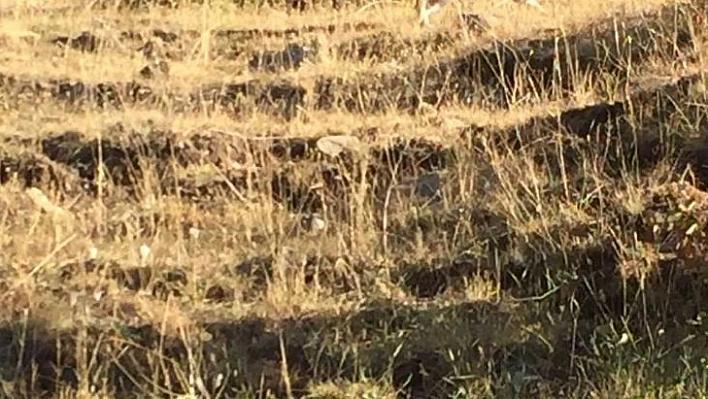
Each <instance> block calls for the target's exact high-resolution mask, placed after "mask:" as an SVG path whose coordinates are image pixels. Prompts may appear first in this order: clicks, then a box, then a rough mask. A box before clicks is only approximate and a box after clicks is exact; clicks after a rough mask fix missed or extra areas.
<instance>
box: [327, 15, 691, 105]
mask: <svg viewBox="0 0 708 399" xmlns="http://www.w3.org/2000/svg"><path fill="white" fill-rule="evenodd" d="M699 13H700V12H699V11H698V10H697V9H695V8H693V7H692V6H690V5H685V6H679V7H674V6H667V7H664V8H662V9H660V10H659V11H657V12H655V13H652V14H650V15H646V16H641V17H635V18H631V19H628V20H626V21H624V23H623V24H622V26H621V27H618V26H617V25H616V24H615V22H614V19H611V20H605V21H601V22H599V23H597V24H595V25H592V26H590V27H588V28H585V29H583V30H581V31H579V32H577V33H574V34H572V35H570V36H567V37H565V38H561V39H560V40H558V41H557V39H556V38H555V37H551V38H548V39H538V40H534V39H521V40H516V41H513V42H497V43H495V44H493V45H492V46H491V47H489V48H486V49H481V50H474V51H471V52H469V53H467V54H465V55H462V56H460V57H456V58H451V59H447V60H442V61H440V62H439V63H437V64H436V65H433V66H426V67H424V68H419V69H415V70H413V71H411V72H397V73H395V74H385V75H383V77H380V78H376V79H370V78H369V77H368V76H367V78H366V79H364V80H359V81H356V82H347V81H345V80H344V79H342V78H338V77H323V78H322V79H321V80H320V81H319V82H318V83H317V85H316V87H315V93H314V95H315V98H316V102H315V103H316V107H317V108H318V109H332V108H344V109H347V110H349V111H351V112H379V111H383V110H387V109H390V108H391V107H394V108H397V109H405V110H410V111H414V110H416V109H418V107H419V106H420V105H421V104H422V103H427V104H433V105H435V106H439V105H441V104H446V103H451V102H455V103H460V104H469V103H472V102H473V101H474V100H475V99H484V101H485V102H486V103H489V104H491V105H497V106H501V107H508V106H510V105H511V104H513V103H514V102H515V100H516V99H520V98H523V97H524V96H526V95H532V96H533V95H536V94H538V93H550V94H551V95H552V96H554V97H563V98H564V97H567V96H568V95H569V93H573V92H575V91H576V90H577V87H576V84H578V83H580V81H579V80H574V79H571V78H569V77H573V76H575V77H578V78H580V77H592V76H595V77H598V76H600V75H603V76H612V77H613V78H614V79H615V80H616V81H619V82H621V81H623V79H624V78H625V76H626V74H627V61H626V60H629V59H631V60H632V64H633V68H635V67H637V66H638V65H641V64H642V63H644V62H646V61H647V60H648V59H650V58H652V57H657V56H664V57H670V58H675V57H679V55H680V54H690V53H691V52H692V48H691V46H692V44H693V37H692V34H691V31H692V28H693V27H694V24H695V21H697V20H698V19H697V16H698V15H699ZM657 32H660V34H657ZM617 37H631V38H632V41H631V43H630V42H628V41H623V42H622V43H617V42H616V38H617ZM580 84H582V83H580ZM522 87H525V89H523V91H520V88H522ZM362 93H366V95H362Z"/></svg>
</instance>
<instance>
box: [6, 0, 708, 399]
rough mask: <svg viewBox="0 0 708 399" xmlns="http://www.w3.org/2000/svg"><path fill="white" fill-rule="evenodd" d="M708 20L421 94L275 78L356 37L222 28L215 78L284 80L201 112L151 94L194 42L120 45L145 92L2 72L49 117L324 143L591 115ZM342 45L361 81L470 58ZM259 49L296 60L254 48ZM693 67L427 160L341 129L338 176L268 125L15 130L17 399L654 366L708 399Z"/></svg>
mask: <svg viewBox="0 0 708 399" xmlns="http://www.w3.org/2000/svg"><path fill="white" fill-rule="evenodd" d="M180 4H183V3H181V2H177V1H175V2H172V1H155V2H150V1H133V0H130V1H122V2H118V3H116V2H113V1H111V2H103V1H98V2H94V4H93V6H94V7H98V8H100V7H114V6H116V5H118V8H127V9H129V10H136V12H138V10H144V9H146V8H148V7H156V6H158V7H179V6H180ZM340 4H341V3H337V2H334V3H331V4H329V3H327V2H324V3H322V4H317V6H323V7H325V8H327V7H332V8H337V7H339V5H340ZM283 5H284V6H287V7H293V8H296V9H298V10H303V9H305V8H306V7H309V6H311V5H312V4H310V3H305V2H302V1H296V2H290V1H288V2H287V4H285V3H283ZM702 6H703V5H700V4H694V5H690V6H679V7H675V6H671V7H668V6H667V7H666V8H664V9H662V10H660V11H659V12H657V13H656V14H653V15H648V16H645V17H642V18H636V19H631V20H626V21H621V22H622V23H618V22H617V21H613V22H611V21H604V22H602V23H600V24H598V25H597V26H591V27H588V28H586V29H584V30H583V31H581V32H577V33H574V34H572V35H570V36H568V37H566V38H564V39H563V40H561V41H560V42H558V43H557V46H556V41H555V38H551V39H527V40H523V41H518V42H514V43H501V42H497V43H496V44H494V45H492V46H491V47H490V48H486V49H482V50H474V51H470V52H468V53H466V54H464V55H462V56H459V57H454V58H451V59H446V60H443V61H440V62H438V63H436V64H435V65H432V66H428V67H425V68H423V67H420V68H412V69H410V70H408V71H404V72H399V73H388V72H387V73H380V72H370V73H365V74H363V75H362V76H359V77H356V78H347V79H345V78H343V77H341V76H338V72H336V71H333V72H332V73H330V74H328V75H327V76H325V75H322V76H317V77H315V78H314V81H313V82H309V83H314V84H311V85H309V86H308V85H306V84H305V83H303V82H294V81H288V80H286V79H281V78H280V76H279V74H280V73H281V72H283V70H289V72H293V71H294V70H297V69H298V68H301V66H302V64H303V63H304V62H306V60H307V59H308V57H309V56H311V55H312V54H313V53H308V52H309V51H311V49H310V48H308V47H307V46H308V44H304V43H306V41H307V39H306V38H305V36H307V34H313V33H327V34H330V35H334V34H337V33H340V32H341V30H340V29H341V28H340V27H335V25H330V26H305V27H302V28H300V29H297V30H292V31H290V30H277V29H269V28H264V29H262V30H248V31H247V30H243V31H239V30H233V31H221V32H217V33H216V34H215V36H216V44H215V50H214V51H215V52H216V53H217V54H218V56H220V57H222V59H227V60H240V61H241V60H242V61H244V63H243V66H244V67H249V68H251V69H252V70H253V71H255V72H265V73H269V74H272V75H273V76H274V78H273V79H272V80H268V81H267V80H265V79H259V80H257V79H254V80H250V81H248V82H245V83H223V84H222V83H208V81H207V82H203V83H200V84H199V85H198V86H195V87H194V88H193V89H192V90H191V91H189V92H187V93H173V92H167V93H165V92H162V91H160V90H159V89H158V87H159V86H160V85H159V84H158V83H156V82H157V81H158V80H159V79H170V63H171V62H176V61H179V60H180V58H181V57H184V54H185V48H186V47H185V45H184V43H185V39H186V38H189V37H191V36H192V35H193V34H194V32H191V33H190V32H181V31H177V30H175V31H168V30H163V29H158V28H154V29H148V30H147V31H146V32H148V33H147V34H146V33H144V32H143V33H140V32H122V36H121V38H120V40H121V41H122V42H123V43H127V44H130V46H131V48H133V47H134V48H136V49H139V51H140V52H142V55H140V56H141V57H144V58H145V62H146V65H145V67H144V68H143V69H141V70H140V74H141V75H142V79H143V81H140V82H138V81H137V80H136V81H132V82H104V83H91V84H89V83H86V82H81V81H71V80H61V81H59V80H49V79H47V80H41V79H24V78H22V79H21V78H19V77H18V76H20V75H21V74H20V73H19V71H18V73H17V75H14V74H6V75H0V99H2V105H3V106H4V107H5V108H6V109H7V110H15V109H16V110H18V112H20V111H19V110H20V109H22V110H24V111H22V112H26V109H27V108H23V107H26V105H27V104H39V103H40V102H50V103H51V102H53V103H57V104H61V105H62V106H64V107H65V111H66V112H67V113H73V114H76V115H84V114H86V115H88V113H87V110H89V109H93V110H94V111H95V109H94V107H97V109H99V110H101V109H103V110H112V111H114V110H122V111H124V112H130V109H131V107H132V106H141V107H145V108H146V109H151V110H157V111H165V110H168V109H169V112H171V113H174V115H179V116H180V117H182V118H187V117H189V115H190V114H197V113H207V114H208V112H209V111H213V110H216V109H217V108H219V109H226V110H228V111H230V112H228V113H227V114H228V116H229V117H231V118H234V119H236V120H237V119H238V118H240V117H242V116H244V115H247V114H249V113H259V114H264V115H268V116H269V117H270V118H271V119H272V121H273V124H274V125H278V126H281V127H282V126H291V125H289V123H292V122H293V121H295V120H297V123H300V124H301V125H299V127H302V126H306V127H307V124H312V123H316V121H313V120H311V119H309V117H307V118H306V117H303V118H301V119H300V120H298V119H297V118H299V117H300V116H302V113H303V109H305V110H308V109H309V110H312V109H314V110H316V111H326V110H335V109H336V110H337V111H346V112H349V113H352V112H354V113H362V114H375V113H380V112H383V111H390V110H391V109H392V108H394V109H398V110H404V111H406V112H409V113H410V118H415V117H418V116H419V114H418V110H419V108H420V107H421V105H422V104H423V103H427V104H433V105H434V106H435V107H436V108H438V109H439V110H443V109H444V108H445V107H446V106H450V105H452V104H453V103H454V104H457V103H461V104H465V105H466V106H469V107H472V103H473V102H474V101H473V99H474V98H484V99H485V102H484V104H485V105H487V106H500V107H502V108H507V109H511V106H512V105H518V101H517V99H518V98H520V97H524V96H525V95H526V94H527V93H528V92H530V91H534V90H535V91H537V92H543V93H545V95H548V96H550V97H554V98H561V99H564V98H570V97H571V96H572V95H573V93H574V92H576V91H577V90H579V86H580V80H581V79H578V80H574V79H568V77H571V76H578V77H580V76H581V75H582V77H583V79H596V80H602V79H606V80H607V81H611V82H615V83H617V84H618V85H624V84H626V86H627V87H629V84H630V83H631V82H630V81H631V80H632V79H634V78H635V76H634V75H633V74H634V73H635V72H636V71H643V70H642V68H643V67H645V66H647V65H649V64H652V63H656V60H657V59H662V60H679V59H680V60H681V61H682V62H686V63H689V62H694V61H696V60H697V59H699V58H700V57H704V56H705V55H699V54H695V51H696V48H698V47H700V46H696V45H697V44H698V43H697V36H696V31H697V30H698V28H705V21H703V20H702V19H700V18H699V17H701V14H700V13H701V12H702V11H701V7H702ZM470 18H471V19H472V17H470ZM378 28H379V27H377V28H376V29H378ZM343 29H344V30H345V31H347V32H349V33H351V32H352V31H353V32H359V33H362V32H363V33H364V34H362V35H360V36H359V37H357V38H354V39H351V40H346V41H341V42H340V43H339V44H338V45H337V47H336V51H337V52H338V53H339V55H340V56H342V57H343V58H344V59H346V60H352V61H363V60H373V62H376V63H383V62H387V61H391V60H401V59H405V58H406V57H409V56H411V54H422V53H426V52H437V51H442V48H444V47H447V46H454V45H455V43H458V42H459V38H458V37H455V36H454V35H450V34H442V33H439V34H431V35H429V36H426V37H424V38H422V39H412V38H398V37H396V36H395V35H393V34H391V33H378V34H376V35H369V34H366V31H367V30H372V29H374V28H373V27H371V26H365V25H360V26H349V27H345V28H343ZM627 37H631V43H630V42H629V41H626V40H618V38H627ZM264 38H288V40H290V44H288V45H286V47H284V48H279V49H275V50H272V49H265V48H258V47H257V46H256V47H251V46H253V45H254V44H257V43H258V41H260V40H263V39H264ZM290 38H292V39H290ZM52 40H53V44H54V45H56V46H57V51H58V52H66V51H68V49H69V48H70V49H74V50H78V51H79V52H82V53H84V55H95V54H101V52H102V51H104V49H106V48H109V47H110V46H111V44H109V43H107V42H103V41H102V39H101V38H99V37H97V36H95V35H94V34H93V33H91V32H89V31H79V33H73V34H71V35H66V36H62V37H56V38H53V39H52ZM133 45H135V46H133ZM692 57H693V58H695V59H692ZM217 58H218V57H217ZM630 60H631V62H630ZM240 61H239V62H240ZM679 63H680V62H677V63H676V64H679ZM674 67H676V68H677V69H675V70H674V69H672V70H671V74H672V76H675V77H674V78H672V79H671V80H668V79H667V80H665V81H664V82H663V83H661V84H652V85H644V86H634V88H633V89H631V90H627V92H626V93H623V94H624V96H623V97H624V98H622V99H618V98H617V97H615V98H610V97H609V96H607V98H606V99H605V100H601V101H598V102H596V103H595V104H592V105H587V106H584V107H578V108H571V109H567V110H565V111H563V112H560V113H557V114H556V115H553V116H546V115H540V116H536V117H531V118H528V119H526V120H525V121H523V122H522V123H517V124H514V125H513V126H508V127H505V128H499V127H494V126H477V125H470V126H467V127H466V128H463V129H461V130H460V131H459V132H458V133H459V134H457V136H456V137H454V138H448V137H445V138H444V139H441V136H442V135H443V134H442V133H443V132H441V130H440V129H438V128H437V127H436V126H434V125H430V124H428V125H426V126H427V128H428V129H430V130H429V132H426V134H425V135H424V136H426V137H418V138H406V139H404V138H402V137H401V138H397V139H395V140H390V141H388V142H386V141H383V140H381V141H374V140H372V139H374V138H376V137H375V136H376V135H377V134H379V133H383V132H381V129H382V128H379V127H371V128H365V129H354V128H351V129H350V128H348V127H347V126H342V128H341V131H340V132H339V133H337V135H342V136H346V137H357V138H358V139H359V141H361V142H363V144H364V145H363V147H362V148H363V149H361V148H360V149H352V148H341V149H340V150H341V151H339V150H337V151H334V152H332V150H331V149H330V151H329V152H328V151H327V150H325V149H323V147H322V141H321V140H322V138H323V137H325V136H319V135H314V134H310V135H301V136H300V137H291V136H287V135H281V136H275V135H273V134H272V131H270V130H269V129H268V128H267V127H264V128H263V131H252V132H242V133H243V134H240V135H239V136H235V135H234V136H232V135H228V134H225V133H223V132H218V131H217V130H216V129H209V128H206V127H205V128H202V129H195V130H198V132H196V133H195V132H182V131H172V130H169V129H157V128H147V127H144V128H141V127H127V126H137V125H138V124H136V125H133V124H129V123H127V122H126V123H125V124H123V123H118V124H116V125H114V126H113V127H111V128H107V129H105V130H101V131H91V130H90V129H88V128H87V129H85V130H81V129H72V130H69V129H60V130H56V129H50V128H45V127H44V126H37V130H38V132H35V133H37V134H35V135H34V137H39V138H37V139H29V138H27V137H25V136H24V135H23V134H21V133H18V134H10V133H5V134H4V135H3V137H2V141H1V142H0V193H2V195H0V223H1V224H2V228H4V229H6V230H7V232H8V234H7V235H4V236H3V237H0V246H1V247H0V248H1V249H2V250H3V251H12V252H8V253H10V254H11V255H9V256H6V257H4V256H2V255H0V304H1V305H2V306H4V307H5V309H6V314H5V315H4V317H3V318H2V321H1V322H0V348H3V350H2V351H0V378H1V379H2V380H3V382H4V384H3V388H2V389H3V391H2V392H3V395H8V396H13V397H15V396H17V397H23V396H22V395H24V396H28V397H29V396H31V397H41V396H42V395H45V396H47V397H57V395H59V393H61V392H72V393H71V395H73V394H74V393H76V392H88V391H89V390H91V389H95V390H104V391H106V392H108V393H109V394H108V396H109V397H121V398H122V397H126V398H128V397H146V396H147V397H176V396H177V395H186V394H188V392H189V391H190V390H193V391H196V392H198V394H199V395H201V396H204V397H215V396H216V395H217V392H220V395H221V397H258V398H266V397H268V395H272V396H271V397H278V398H281V397H283V398H284V397H297V398H304V397H347V396H346V395H345V394H343V393H342V394H341V395H339V396H337V395H332V396H327V395H324V394H321V393H318V391H317V389H318V387H319V388H321V387H322V386H326V385H327V384H335V385H347V384H354V383H359V382H361V381H364V380H365V382H366V383H370V384H374V385H376V384H380V385H383V386H386V387H389V388H390V389H391V395H390V396H388V397H401V398H445V397H452V396H453V395H456V394H457V395H463V396H464V395H466V396H464V397H585V396H592V395H594V396H600V397H602V396H603V394H604V393H605V391H603V390H602V389H604V388H603V387H605V386H610V385H612V384H616V383H617V378H618V377H617V376H618V375H620V376H622V377H623V378H624V377H626V378H624V379H628V378H630V377H632V378H635V377H636V376H634V375H633V374H631V373H632V372H637V371H636V369H634V368H632V367H634V366H632V365H633V364H634V363H641V364H642V366H641V367H639V368H640V369H641V371H639V373H642V372H644V371H643V370H645V368H646V369H647V370H649V371H650V372H649V374H640V376H641V378H639V377H637V380H638V381H639V382H640V383H641V385H642V387H646V386H651V387H659V388H657V389H659V390H661V389H664V387H671V388H672V389H673V387H674V386H675V385H676V384H680V385H681V387H682V388H681V389H685V390H686V392H689V393H688V394H687V395H691V396H699V395H698V393H699V392H702V391H701V389H702V388H701V387H700V386H698V385H700V384H699V382H697V381H698V380H694V379H691V378H688V377H685V376H686V375H697V374H696V373H697V371H696V370H701V369H702V368H704V367H705V365H704V364H703V363H701V362H702V361H704V359H705V356H706V353H705V347H706V346H705V336H706V332H707V330H706V328H705V326H704V325H702V324H701V317H703V316H702V314H703V313H704V312H705V307H706V303H704V302H703V300H706V298H707V296H708V283H707V281H708V279H706V276H707V275H708V274H707V273H706V270H705V264H706V262H707V261H708V258H707V257H708V239H707V237H708V217H707V216H706V212H707V211H708V194H706V190H708V171H707V170H706V161H705V160H706V159H707V157H708V141H707V140H706V135H707V134H708V124H707V123H706V120H708V118H706V107H705V106H704V104H705V103H706V101H708V92H707V91H706V85H707V84H708V83H707V80H706V76H705V73H704V71H703V70H701V71H699V72H695V71H686V70H679V69H678V67H677V66H676V65H672V68H674ZM696 69H700V68H696ZM560 77H563V78H562V79H561V78H560ZM154 82H155V83H154ZM306 87H314V90H311V91H308V90H307V89H306ZM511 88H516V89H511ZM514 90H517V91H516V92H515V91H514ZM518 90H521V91H524V90H525V91H526V92H521V91H518ZM596 94H598V93H596ZM603 94H606V93H599V94H598V95H597V97H600V98H603ZM477 104H479V102H477ZM128 105H130V107H129V106H128ZM308 107H310V108H308ZM305 113H306V111H305ZM332 115H333V118H334V117H336V116H334V115H336V114H335V113H332ZM405 115H407V114H405ZM9 130H10V129H8V131H9ZM330 136H331V135H327V137H330ZM374 142H375V143H376V144H374ZM30 188H36V189H38V190H39V192H42V193H45V194H47V197H48V199H47V201H49V202H52V203H57V204H61V207H63V208H62V209H64V211H65V212H66V213H68V214H69V215H71V218H69V220H68V221H67V220H63V219H61V215H60V214H59V212H56V213H57V215H55V214H52V212H51V211H50V210H48V209H51V207H49V206H46V205H45V206H44V207H42V206H39V207H40V208H42V209H41V210H39V211H36V212H35V209H36V208H37V206H36V205H37V204H36V203H35V204H32V203H30V202H29V201H28V198H29V196H28V194H27V193H29V192H34V193H36V191H31V190H30V191H28V190H29V189H30ZM35 202H36V201H35ZM97 215H98V216H97ZM50 218H51V221H48V220H49V219H50ZM244 226H245V227H244ZM65 230H69V231H68V233H67V232H66V231H65ZM21 234H24V235H21ZM43 234H44V236H43ZM63 234H69V235H71V237H74V236H80V237H81V239H82V240H85V242H84V241H82V243H81V245H83V244H84V243H90V245H96V246H97V247H98V246H100V247H101V250H100V252H99V250H98V249H97V248H96V247H94V248H93V249H95V251H96V252H95V253H93V254H92V255H90V256H88V257H87V256H86V254H85V253H81V254H78V253H77V250H76V248H83V246H81V245H79V244H76V245H77V246H76V247H72V246H71V245H73V244H72V243H71V242H69V243H68V244H66V246H62V245H63V244H61V243H62V237H63V236H62V235H63ZM141 245H142V246H141ZM133 247H139V248H140V252H139V254H140V257H139V258H138V257H136V256H133V254H132V252H131V251H133V250H134V248H133ZM104 248H111V249H112V252H110V253H109V255H106V254H105V253H106V252H108V251H107V250H104ZM150 248H153V249H150ZM82 250H83V249H82ZM43 251H45V252H43ZM150 251H154V252H150ZM37 254H42V256H39V255H37ZM44 254H48V255H46V257H45V256H44ZM34 256H38V258H37V259H35V258H34ZM25 258H26V259H25ZM628 333H631V337H630V334H628ZM623 334H625V337H624V338H620V337H622V336H623ZM618 342H621V343H618ZM627 342H629V344H628V343H627ZM622 345H631V348H630V349H625V348H628V346H622ZM624 351H631V352H632V354H630V355H627V354H626V353H625V352H624ZM657 354H658V355H657ZM623 356H631V357H628V358H627V357H623ZM628 359H629V360H628ZM633 362H634V363H633ZM618 369H619V370H620V372H619V374H617V373H618V371H617V370H618ZM627 375H629V376H630V377H627ZM190 378H191V382H190ZM630 379H631V378H630ZM684 379H685V380H684ZM699 380H700V378H699ZM619 387H620V388H621V387H622V386H621V385H620V386H619ZM620 388H617V389H616V390H615V391H611V392H614V393H617V392H619V391H621V389H620ZM607 389H610V388H607ZM642 389H644V388H642ZM647 389H648V388H647ZM667 389H668V388H667ZM394 391H395V392H394ZM629 391H630V390H629V389H627V392H629ZM632 392H642V394H637V395H636V396H640V397H644V396H650V394H649V393H646V395H645V394H644V393H645V392H653V391H641V390H639V391H632ZM682 392H683V391H682ZM694 394H695V395H694ZM77 395H78V394H77ZM318 395H319V396H318ZM356 395H357V394H350V396H349V397H351V396H354V397H357V396H356ZM485 395H486V396H485ZM609 396H612V395H609ZM72 397H73V396H72Z"/></svg>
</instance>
